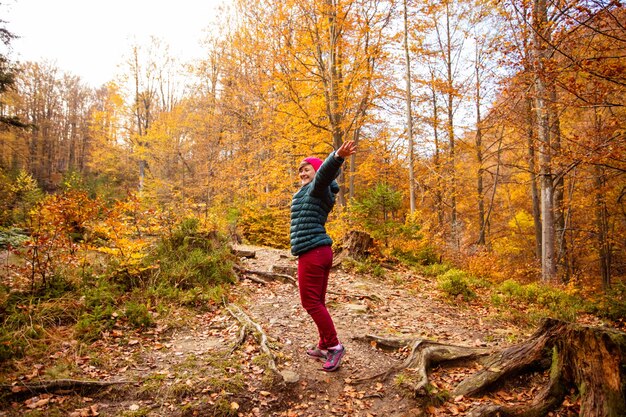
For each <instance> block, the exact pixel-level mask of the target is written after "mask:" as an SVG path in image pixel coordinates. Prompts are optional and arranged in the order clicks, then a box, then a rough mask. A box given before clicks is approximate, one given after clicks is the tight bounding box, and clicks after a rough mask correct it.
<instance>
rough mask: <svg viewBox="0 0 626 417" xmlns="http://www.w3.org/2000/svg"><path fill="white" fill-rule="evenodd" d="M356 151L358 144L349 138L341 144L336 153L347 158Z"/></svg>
mask: <svg viewBox="0 0 626 417" xmlns="http://www.w3.org/2000/svg"><path fill="white" fill-rule="evenodd" d="M355 153H356V144H355V143H354V141H353V140H347V141H345V142H344V143H342V144H341V146H340V147H339V149H337V151H336V152H335V155H337V156H339V157H341V158H343V159H346V158H347V157H349V156H350V155H354V154H355Z"/></svg>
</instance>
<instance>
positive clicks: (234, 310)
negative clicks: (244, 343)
mask: <svg viewBox="0 0 626 417" xmlns="http://www.w3.org/2000/svg"><path fill="white" fill-rule="evenodd" d="M225 307H226V309H227V310H228V312H229V313H230V314H231V315H232V316H233V317H234V318H235V319H237V320H238V321H239V322H240V323H241V325H242V326H247V327H250V328H253V329H254V330H256V332H255V333H254V336H255V338H256V339H257V342H258V343H259V347H260V348H261V352H263V353H264V354H265V355H266V356H267V362H268V363H267V365H268V366H267V367H268V368H269V369H271V370H272V372H274V373H275V374H276V375H281V374H280V373H279V372H278V368H277V367H276V360H275V357H274V354H273V353H272V351H271V349H270V347H269V345H268V339H267V334H266V333H265V332H264V331H263V328H261V326H260V325H259V324H258V323H256V322H255V321H254V320H252V319H251V318H250V317H249V316H248V315H247V314H246V313H245V312H244V311H243V310H242V309H241V308H239V307H238V306H236V305H235V304H228V305H226V306H225Z"/></svg>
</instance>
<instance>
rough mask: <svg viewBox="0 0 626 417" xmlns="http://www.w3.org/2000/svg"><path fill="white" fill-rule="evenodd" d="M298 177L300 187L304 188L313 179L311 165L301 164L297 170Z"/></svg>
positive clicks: (313, 169)
mask: <svg viewBox="0 0 626 417" xmlns="http://www.w3.org/2000/svg"><path fill="white" fill-rule="evenodd" d="M298 175H299V176H300V185H302V186H305V185H307V184H308V183H310V182H311V181H313V178H315V168H313V165H311V164H302V165H300V168H299V169H298Z"/></svg>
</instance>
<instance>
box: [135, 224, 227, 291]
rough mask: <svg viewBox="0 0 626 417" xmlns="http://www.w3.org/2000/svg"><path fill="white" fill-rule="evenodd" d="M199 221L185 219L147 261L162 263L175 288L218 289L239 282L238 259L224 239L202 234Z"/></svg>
mask: <svg viewBox="0 0 626 417" xmlns="http://www.w3.org/2000/svg"><path fill="white" fill-rule="evenodd" d="M198 227H199V222H198V220H197V219H194V218H191V219H185V220H184V221H183V222H181V224H180V225H179V226H178V228H177V229H176V230H175V231H174V233H173V234H172V236H171V237H169V238H165V239H163V240H162V241H161V242H160V243H159V244H158V245H157V248H156V251H155V253H154V254H153V255H152V256H150V257H148V258H147V259H146V260H147V262H148V263H149V264H159V265H160V273H161V277H163V278H164V279H165V280H167V282H168V283H169V284H170V285H172V286H175V287H179V288H183V289H190V288H194V287H196V286H200V287H204V286H215V285H218V284H223V283H232V282H234V281H235V275H234V272H233V261H234V256H233V255H232V254H231V252H230V249H229V247H228V245H227V244H226V241H225V239H224V238H223V237H221V236H219V235H218V234H217V233H215V232H200V231H198Z"/></svg>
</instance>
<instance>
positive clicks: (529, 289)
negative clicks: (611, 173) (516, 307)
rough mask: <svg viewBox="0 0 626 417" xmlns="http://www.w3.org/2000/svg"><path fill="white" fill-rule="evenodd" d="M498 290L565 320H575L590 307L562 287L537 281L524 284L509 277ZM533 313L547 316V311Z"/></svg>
mask: <svg viewBox="0 0 626 417" xmlns="http://www.w3.org/2000/svg"><path fill="white" fill-rule="evenodd" d="M498 290H499V291H500V293H502V295H503V296H504V297H505V298H508V299H512V300H516V301H520V302H524V303H528V304H530V305H532V306H534V307H535V308H539V309H543V310H547V312H549V315H551V316H554V317H557V318H561V319H564V320H574V319H575V318H576V315H577V314H578V313H579V312H581V311H586V310H588V308H589V307H588V306H587V303H586V302H585V301H584V300H583V299H582V298H580V297H577V296H575V295H572V294H569V293H567V292H566V291H564V290H563V289H561V288H558V287H553V286H551V285H543V284H540V283H537V282H533V283H530V284H526V285H522V284H520V283H518V282H516V281H514V280H512V279H509V280H506V281H504V282H502V284H500V286H499V288H498ZM531 313H532V314H534V315H536V316H537V318H541V317H543V316H546V314H545V312H544V313H541V312H540V311H533V312H531Z"/></svg>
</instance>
